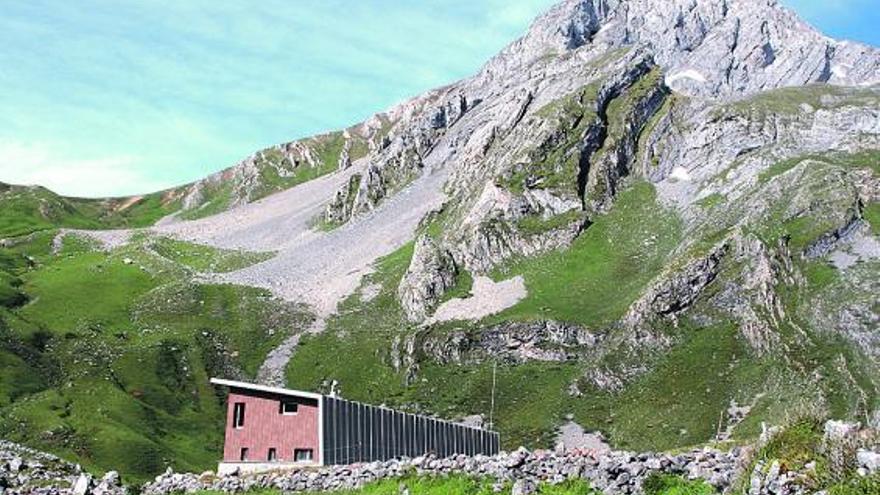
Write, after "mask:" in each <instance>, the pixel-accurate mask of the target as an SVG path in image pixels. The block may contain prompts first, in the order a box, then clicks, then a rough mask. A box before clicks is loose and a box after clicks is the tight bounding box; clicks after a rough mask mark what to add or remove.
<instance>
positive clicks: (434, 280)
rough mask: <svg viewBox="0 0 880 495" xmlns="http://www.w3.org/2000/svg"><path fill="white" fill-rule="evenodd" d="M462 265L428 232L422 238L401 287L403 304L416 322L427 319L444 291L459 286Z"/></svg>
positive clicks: (400, 297) (399, 288)
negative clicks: (456, 278) (459, 273)
mask: <svg viewBox="0 0 880 495" xmlns="http://www.w3.org/2000/svg"><path fill="white" fill-rule="evenodd" d="M457 274H458V268H457V266H456V264H455V260H454V259H453V258H452V255H451V254H450V253H449V252H447V251H444V250H443V249H442V248H441V247H440V246H439V245H438V244H437V242H436V241H435V240H434V239H432V238H431V237H430V236H428V235H422V236H420V237H419V238H418V240H417V241H416V244H415V248H414V250H413V256H412V261H410V265H409V269H408V270H407V272H406V274H405V275H404V276H403V279H402V280H401V281H400V285H399V286H398V290H397V295H398V299H399V300H400V305H401V306H402V307H403V310H404V311H405V312H406V315H407V317H408V318H409V319H410V320H412V321H421V320H423V319H425V317H426V316H427V314H428V311H429V310H432V309H434V308H435V307H436V306H437V303H439V302H440V298H441V297H442V296H443V293H444V292H446V291H447V290H448V289H449V288H451V287H452V286H453V285H455V277H456V275H457Z"/></svg>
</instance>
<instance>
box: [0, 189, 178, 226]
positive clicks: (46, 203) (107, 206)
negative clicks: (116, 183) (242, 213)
mask: <svg viewBox="0 0 880 495" xmlns="http://www.w3.org/2000/svg"><path fill="white" fill-rule="evenodd" d="M178 193H179V191H165V192H158V193H153V194H148V195H146V196H140V197H133V198H119V199H82V198H66V197H63V196H60V195H58V194H55V193H54V192H52V191H49V190H48V189H45V188H43V187H29V186H10V185H6V184H2V183H0V238H8V237H17V236H22V235H27V234H30V233H32V232H36V231H40V230H48V229H54V228H58V227H67V228H76V229H101V228H122V227H146V226H149V225H152V224H154V223H155V222H156V221H157V220H159V219H160V218H162V217H164V216H166V215H169V214H171V213H173V212H175V211H177V210H178V209H179V208H180V202H179V200H178Z"/></svg>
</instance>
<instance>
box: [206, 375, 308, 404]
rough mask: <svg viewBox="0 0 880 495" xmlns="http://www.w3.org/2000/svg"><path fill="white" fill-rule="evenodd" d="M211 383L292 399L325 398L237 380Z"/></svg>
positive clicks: (214, 379) (215, 379)
mask: <svg viewBox="0 0 880 495" xmlns="http://www.w3.org/2000/svg"><path fill="white" fill-rule="evenodd" d="M211 383H213V384H214V385H222V386H224V387H230V388H240V389H244V390H253V391H255V392H266V393H270V394H279V395H289V396H292V397H303V398H305V399H315V400H320V399H321V397H323V396H322V395H321V394H316V393H313V392H303V391H302V390H290V389H287V388H280V387H267V386H266V385H257V384H255V383H247V382H238V381H235V380H224V379H222V378H211Z"/></svg>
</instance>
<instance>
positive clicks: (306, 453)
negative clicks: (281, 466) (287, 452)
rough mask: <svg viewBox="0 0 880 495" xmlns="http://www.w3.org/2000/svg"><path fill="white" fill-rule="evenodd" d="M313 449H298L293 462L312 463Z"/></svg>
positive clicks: (294, 453) (294, 452)
mask: <svg viewBox="0 0 880 495" xmlns="http://www.w3.org/2000/svg"><path fill="white" fill-rule="evenodd" d="M312 457H313V455H312V449H296V450H294V451H293V460H295V461H296V462H311V461H312Z"/></svg>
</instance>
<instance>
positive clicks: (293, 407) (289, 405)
mask: <svg viewBox="0 0 880 495" xmlns="http://www.w3.org/2000/svg"><path fill="white" fill-rule="evenodd" d="M298 410H299V404H297V403H296V402H285V401H281V414H296V413H297V411H298Z"/></svg>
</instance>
